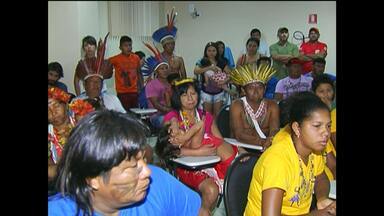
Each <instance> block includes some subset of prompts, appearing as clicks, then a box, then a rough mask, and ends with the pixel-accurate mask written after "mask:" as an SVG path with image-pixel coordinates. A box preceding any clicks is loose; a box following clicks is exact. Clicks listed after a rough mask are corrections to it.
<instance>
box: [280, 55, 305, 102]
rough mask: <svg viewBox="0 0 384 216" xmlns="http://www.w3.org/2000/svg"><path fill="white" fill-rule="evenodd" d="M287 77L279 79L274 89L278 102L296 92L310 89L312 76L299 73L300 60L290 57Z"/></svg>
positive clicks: (300, 69)
mask: <svg viewBox="0 0 384 216" xmlns="http://www.w3.org/2000/svg"><path fill="white" fill-rule="evenodd" d="M287 68H288V77H286V78H284V79H281V80H279V82H278V83H277V85H276V90H275V100H276V101H277V102H278V103H279V102H280V101H281V100H283V99H286V98H288V97H289V96H290V95H292V94H294V93H298V92H304V91H311V85H312V78H310V77H305V76H304V75H301V74H302V73H301V71H302V61H300V60H299V59H298V58H292V59H290V60H289V61H288V63H287Z"/></svg>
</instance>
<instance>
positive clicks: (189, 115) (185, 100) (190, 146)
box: [158, 79, 238, 215]
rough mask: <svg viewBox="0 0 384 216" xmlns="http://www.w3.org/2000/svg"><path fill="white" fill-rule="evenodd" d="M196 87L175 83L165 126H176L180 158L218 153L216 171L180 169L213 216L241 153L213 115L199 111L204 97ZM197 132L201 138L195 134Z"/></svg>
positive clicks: (172, 129) (175, 142) (192, 83)
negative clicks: (232, 168) (237, 155)
mask: <svg viewBox="0 0 384 216" xmlns="http://www.w3.org/2000/svg"><path fill="white" fill-rule="evenodd" d="M196 85H197V84H196V82H195V81H194V80H193V79H184V80H181V81H178V82H175V84H174V85H173V86H172V89H173V94H172V100H171V102H172V107H173V109H174V110H173V111H171V112H169V113H168V114H167V115H165V117H164V123H163V124H164V125H167V124H169V123H171V124H172V126H170V129H169V132H170V138H169V143H170V144H173V145H174V146H178V147H179V150H178V152H179V155H178V156H180V155H183V156H208V155H215V154H216V152H217V155H219V156H220V158H221V159H222V160H221V162H219V163H218V164H216V165H215V166H214V168H208V169H204V170H199V171H193V170H186V169H183V168H177V169H176V174H177V175H178V177H179V179H180V180H181V181H182V182H184V183H185V184H187V185H188V186H190V187H192V188H194V189H195V190H197V191H199V192H201V194H202V199H203V209H204V210H205V211H204V212H205V213H206V215H209V212H210V210H211V209H212V208H213V207H214V205H215V202H216V200H217V197H218V194H219V190H220V191H221V190H222V183H223V179H224V177H225V174H226V171H227V169H228V167H229V166H230V164H231V162H232V160H233V159H234V158H235V156H236V154H237V152H238V149H237V147H235V146H232V145H230V144H228V143H226V142H224V141H223V139H222V136H221V134H220V132H219V130H218V128H217V126H216V124H215V122H214V121H213V117H212V115H211V114H210V113H209V112H206V113H204V112H203V111H202V110H200V109H197V105H198V101H199V97H200V95H199V93H198V92H197V91H196ZM175 123H176V124H175ZM178 128H179V129H178ZM202 129H204V130H202ZM180 130H182V131H183V132H181V131H180ZM191 130H192V131H193V132H191ZM196 132H197V134H194V133H196ZM203 132H204V133H203ZM159 140H160V139H159ZM163 140H164V139H163ZM163 146H164V144H163ZM167 148H168V149H171V150H172V149H174V148H172V147H167ZM158 149H160V148H158ZM160 150H161V149H160ZM159 155H164V154H163V153H160V154H159ZM171 156H172V155H171Z"/></svg>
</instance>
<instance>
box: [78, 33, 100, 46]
mask: <svg viewBox="0 0 384 216" xmlns="http://www.w3.org/2000/svg"><path fill="white" fill-rule="evenodd" d="M85 43H87V44H91V45H94V46H96V47H97V45H96V39H95V38H94V37H92V36H91V35H87V36H85V37H84V38H83V41H82V46H81V47H82V48H83V49H84V45H85Z"/></svg>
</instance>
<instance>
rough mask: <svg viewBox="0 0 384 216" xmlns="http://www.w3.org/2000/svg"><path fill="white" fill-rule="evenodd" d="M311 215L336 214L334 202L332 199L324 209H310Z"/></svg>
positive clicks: (333, 215)
mask: <svg viewBox="0 0 384 216" xmlns="http://www.w3.org/2000/svg"><path fill="white" fill-rule="evenodd" d="M310 215H311V216H336V202H335V201H332V203H331V204H329V205H328V206H327V207H325V208H324V209H318V210H314V211H311V213H310Z"/></svg>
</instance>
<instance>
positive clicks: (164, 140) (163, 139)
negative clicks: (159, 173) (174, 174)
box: [155, 124, 180, 164]
mask: <svg viewBox="0 0 384 216" xmlns="http://www.w3.org/2000/svg"><path fill="white" fill-rule="evenodd" d="M169 126H170V124H166V125H165V126H164V127H163V128H162V129H161V130H160V132H159V135H158V137H157V142H156V146H155V152H156V154H157V155H158V156H159V158H160V159H162V160H164V162H165V164H168V161H169V160H170V159H172V158H176V157H177V155H178V154H179V153H180V149H179V148H178V147H177V146H174V145H172V144H171V143H170V142H169V133H168V129H169Z"/></svg>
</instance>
